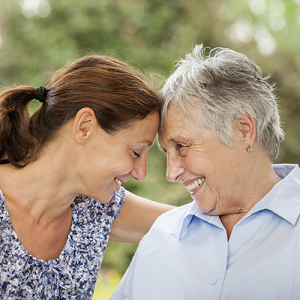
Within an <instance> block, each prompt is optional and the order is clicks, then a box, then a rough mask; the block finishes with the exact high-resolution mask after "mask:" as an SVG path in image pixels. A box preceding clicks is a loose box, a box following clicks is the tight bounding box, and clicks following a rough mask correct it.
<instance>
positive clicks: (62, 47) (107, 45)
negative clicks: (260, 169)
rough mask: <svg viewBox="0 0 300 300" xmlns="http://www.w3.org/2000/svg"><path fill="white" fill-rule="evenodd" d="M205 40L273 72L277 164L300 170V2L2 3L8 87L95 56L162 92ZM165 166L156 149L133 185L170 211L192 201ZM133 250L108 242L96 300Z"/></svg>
mask: <svg viewBox="0 0 300 300" xmlns="http://www.w3.org/2000/svg"><path fill="white" fill-rule="evenodd" d="M200 43H203V44H204V46H206V47H211V48H213V47H228V48H231V49H234V50H236V51H239V52H243V53H244V54H246V55H247V56H248V57H249V58H250V59H251V60H253V61H254V62H255V63H256V64H257V65H259V66H260V67H261V68H262V70H263V74H264V75H268V74H271V79H270V81H271V82H276V84H277V95H278V99H279V104H280V107H281V116H282V121H283V124H284V128H285V131H286V139H285V141H284V143H283V145H282V151H281V154H280V156H279V157H278V158H277V159H276V163H280V162H286V163H298V164H299V163H300V133H299V131H300V99H299V97H300V96H299V95H300V82H299V80H300V0H285V1H283V0H248V1H247V0H245V1H244V0H227V1H226V0H224V1H220V0H110V1H109V0H0V84H1V87H2V88H5V87H7V86H10V85H12V84H13V83H24V84H28V85H32V86H39V85H41V84H43V85H47V82H48V79H49V77H50V76H51V74H52V72H53V71H55V70H56V69H58V68H59V67H61V66H62V65H64V64H65V63H66V62H67V61H69V60H70V59H75V58H78V57H81V56H83V55H85V54H88V53H100V54H105V55H110V56H113V57H115V58H119V59H121V60H123V61H126V62H127V63H129V64H131V65H133V66H135V67H137V68H140V69H141V70H142V71H143V72H145V73H146V74H147V75H148V76H149V78H150V80H152V81H153V82H154V84H155V85H156V86H157V87H158V88H159V86H160V85H159V84H161V83H162V82H163V80H164V79H165V78H166V77H167V76H168V75H169V74H170V72H171V70H172V67H173V62H174V61H175V60H177V59H178V58H179V57H184V56H185V54H186V53H187V52H189V51H190V50H191V48H192V47H193V46H194V45H195V44H200ZM33 102H37V101H33ZM35 105H38V104H37V103H33V109H36V106H35ZM108 155H109V154H108ZM165 163H166V161H165V156H164V155H163V154H162V153H160V152H159V151H158V149H157V146H156V145H154V147H152V148H151V150H150V152H149V155H148V177H147V180H146V181H145V182H142V183H136V182H134V181H129V182H128V183H127V184H126V188H127V189H129V190H130V191H132V192H134V193H137V194H139V195H141V196H144V197H147V198H150V199H152V200H155V201H160V202H165V203H171V204H173V205H182V204H185V203H188V202H190V201H191V198H190V197H189V194H188V193H187V191H186V190H185V189H184V188H183V187H182V186H180V185H179V184H176V183H168V182H167V181H166V179H165ZM136 246H137V245H135V244H122V243H113V242H109V245H108V248H107V251H106V254H105V258H104V262H103V267H102V271H101V274H100V277H99V280H98V283H97V287H96V292H95V296H94V299H108V298H109V296H110V293H111V291H112V290H113V289H114V288H115V286H116V284H117V283H118V281H119V280H120V276H121V275H122V274H123V272H124V271H125V270H126V268H127V266H128V264H129V263H130V260H131V258H132V255H133V253H134V251H135V249H136Z"/></svg>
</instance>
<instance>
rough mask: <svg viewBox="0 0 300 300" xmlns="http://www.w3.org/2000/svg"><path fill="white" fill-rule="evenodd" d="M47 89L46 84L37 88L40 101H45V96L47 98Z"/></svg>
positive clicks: (37, 98)
mask: <svg viewBox="0 0 300 300" xmlns="http://www.w3.org/2000/svg"><path fill="white" fill-rule="evenodd" d="M46 92H47V91H46V89H45V87H44V86H42V85H41V86H40V87H38V88H36V98H35V99H36V100H39V101H40V102H44V100H45V98H46Z"/></svg>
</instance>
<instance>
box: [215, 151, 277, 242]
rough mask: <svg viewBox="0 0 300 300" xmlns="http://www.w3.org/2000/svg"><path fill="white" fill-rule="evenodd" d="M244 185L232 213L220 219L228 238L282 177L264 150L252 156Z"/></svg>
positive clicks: (236, 193) (238, 193)
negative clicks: (276, 171) (234, 228)
mask: <svg viewBox="0 0 300 300" xmlns="http://www.w3.org/2000/svg"><path fill="white" fill-rule="evenodd" d="M248 166H249V167H248V168H246V174H245V175H244V177H243V178H244V179H243V182H244V185H243V186H242V188H240V192H238V191H237V192H235V193H234V194H235V195H237V196H238V197H237V198H236V199H235V200H234V201H236V203H237V205H236V206H235V208H234V209H233V211H232V213H229V214H226V215H221V216H220V220H221V222H222V224H223V226H224V227H225V229H226V231H227V237H228V240H229V238H230V235H231V232H232V229H233V227H234V226H235V225H236V224H237V223H238V222H239V221H240V220H241V219H242V218H243V217H244V216H245V215H246V214H247V213H248V212H249V211H250V210H251V209H252V208H253V207H254V205H255V204H256V203H257V202H259V201H260V200H261V199H262V198H263V197H264V196H265V195H266V194H267V193H268V192H269V191H270V190H271V189H272V188H273V186H274V185H275V184H276V183H278V182H279V181H280V180H281V179H280V178H279V177H278V176H277V174H276V173H275V171H274V170H273V168H272V166H271V163H270V160H269V158H268V157H267V156H266V155H265V153H264V152H261V153H259V154H257V155H255V156H253V157H252V159H251V160H249V162H248ZM228 201H232V199H230V200H228Z"/></svg>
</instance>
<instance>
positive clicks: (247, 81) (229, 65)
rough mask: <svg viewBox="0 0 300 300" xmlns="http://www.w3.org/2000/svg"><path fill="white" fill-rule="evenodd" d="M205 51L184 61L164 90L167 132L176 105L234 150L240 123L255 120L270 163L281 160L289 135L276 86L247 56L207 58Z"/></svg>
mask: <svg viewBox="0 0 300 300" xmlns="http://www.w3.org/2000/svg"><path fill="white" fill-rule="evenodd" d="M205 50H206V49H205V48H203V46H202V45H196V46H195V47H194V49H193V51H192V53H189V54H187V55H186V57H185V59H181V60H179V62H178V63H177V64H176V66H175V67H177V68H176V70H175V71H174V73H173V74H172V75H171V76H170V77H169V78H168V79H167V81H166V83H165V85H164V87H163V88H162V90H161V98H162V103H163V104H162V105H163V107H162V125H161V126H162V127H163V126H164V122H165V118H166V114H167V109H168V106H169V105H170V104H172V105H174V107H176V108H177V110H178V111H179V112H180V113H183V114H186V115H187V116H188V117H190V118H192V119H194V121H195V122H196V123H197V124H199V125H201V126H205V127H206V128H208V129H211V130H212V131H213V132H214V133H215V135H216V137H217V138H218V139H219V140H220V141H221V142H223V143H224V144H225V145H228V146H231V143H232V140H233V137H234V133H233V125H234V122H235V121H236V119H237V118H241V117H243V116H247V115H249V116H252V117H253V118H254V120H255V125H256V142H257V143H259V144H260V145H262V146H263V147H264V148H265V149H266V152H267V153H268V155H269V157H270V159H272V158H275V157H277V155H278V153H279V147H280V143H281V142H282V141H283V140H284V132H283V130H282V128H281V125H280V118H279V114H278V110H277V103H276V99H275V95H274V85H270V84H269V83H268V82H267V79H268V77H265V78H263V77H262V72H261V69H260V68H259V67H258V66H256V65H255V64H254V63H253V62H252V61H250V60H249V59H248V58H247V57H246V56H245V55H244V54H241V53H238V52H235V51H233V50H230V49H224V48H215V49H212V50H211V51H210V52H209V54H208V56H207V57H205V55H204V52H205Z"/></svg>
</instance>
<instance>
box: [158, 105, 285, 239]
mask: <svg viewBox="0 0 300 300" xmlns="http://www.w3.org/2000/svg"><path fill="white" fill-rule="evenodd" d="M234 135H235V136H234V139H233V141H232V145H231V147H228V146H226V145H225V144H223V143H222V142H220V141H219V140H218V139H217V137H216V136H215V134H214V133H213V132H212V131H211V130H209V129H207V128H205V127H202V126H199V125H198V124H196V123H195V122H194V121H193V119H192V118H189V117H187V116H186V115H183V114H181V113H179V112H178V111H177V110H176V108H175V107H173V106H172V105H171V106H170V107H169V108H168V113H167V117H166V123H165V126H164V128H163V129H162V130H161V131H160V132H159V144H160V147H161V148H162V149H163V151H165V152H166V153H167V160H168V164H167V179H168V180H169V181H172V182H176V181H177V182H180V183H182V184H183V185H184V186H186V185H188V184H190V183H191V182H193V181H194V180H196V179H198V178H200V179H202V178H204V182H203V184H202V185H201V187H200V188H197V189H196V190H195V191H193V192H191V196H192V197H193V199H194V200H195V201H196V204H197V207H198V208H199V210H200V211H202V212H204V213H206V214H209V215H219V216H220V219H221V221H222V223H223V225H224V227H225V228H226V230H227V235H228V238H229V237H230V234H231V231H232V228H233V226H234V225H235V224H236V223H237V222H238V221H239V220H240V219H241V218H242V217H243V216H244V215H245V214H246V213H247V212H248V211H249V210H250V209H251V208H252V207H253V206H254V205H255V204H256V203H257V202H258V201H259V200H260V199H261V198H262V197H263V196H264V195H265V194H266V193H267V192H268V191H269V190H270V189H271V188H272V187H273V185H274V184H276V183H277V182H278V181H279V180H280V179H279V178H278V177H277V175H276V174H275V172H274V171H273V169H272V167H271V163H270V160H269V158H268V156H267V154H266V152H265V150H264V149H263V148H262V147H261V146H260V145H259V144H257V143H256V142H255V137H256V130H255V122H254V120H253V118H252V117H250V116H247V117H245V118H242V119H238V120H236V122H235V124H234ZM248 144H250V145H252V147H253V151H251V152H248V151H247V146H248Z"/></svg>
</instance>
